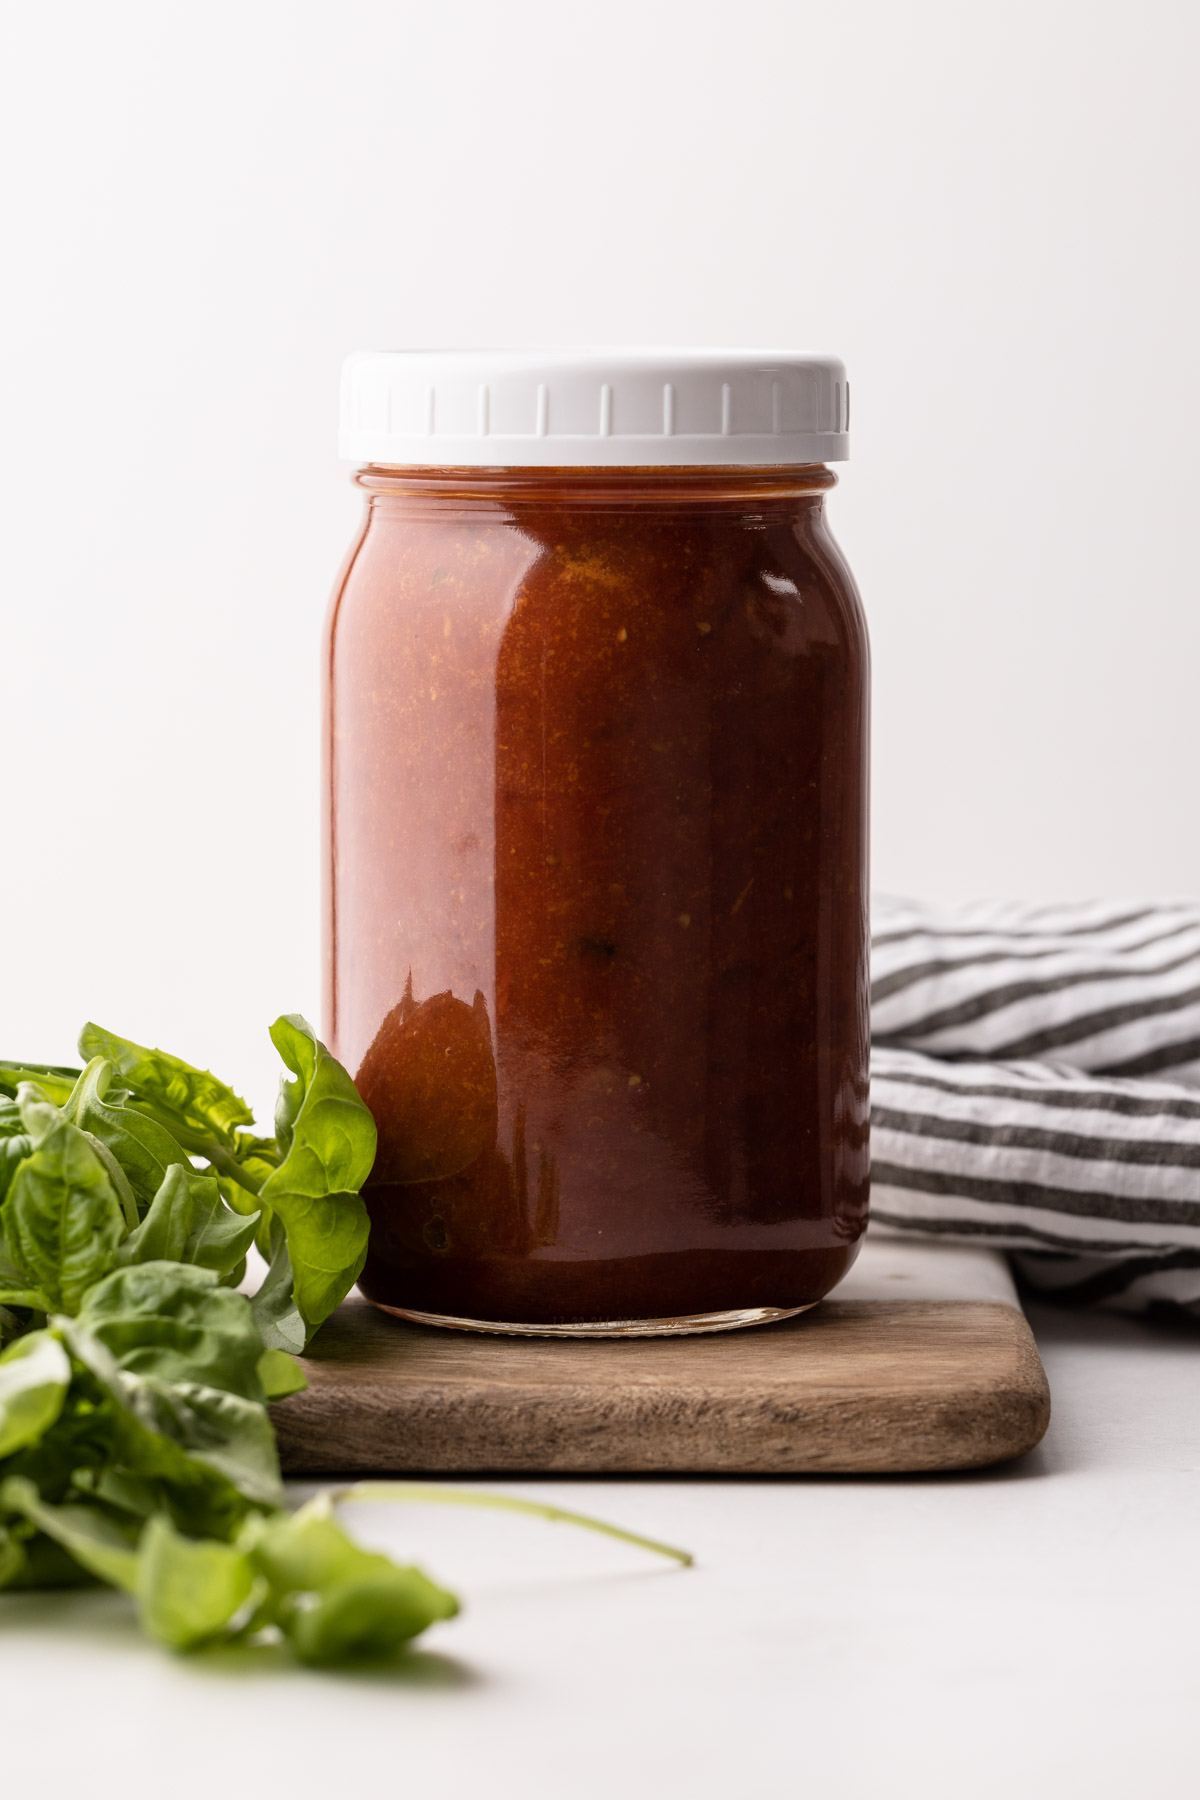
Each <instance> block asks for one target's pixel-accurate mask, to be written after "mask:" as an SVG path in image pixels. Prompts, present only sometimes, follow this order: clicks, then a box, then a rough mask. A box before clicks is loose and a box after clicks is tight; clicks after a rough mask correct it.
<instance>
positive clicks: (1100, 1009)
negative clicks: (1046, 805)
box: [871, 897, 1200, 1318]
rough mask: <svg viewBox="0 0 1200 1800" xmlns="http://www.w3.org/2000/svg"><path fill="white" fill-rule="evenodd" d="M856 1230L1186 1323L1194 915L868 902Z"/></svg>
mask: <svg viewBox="0 0 1200 1800" xmlns="http://www.w3.org/2000/svg"><path fill="white" fill-rule="evenodd" d="M871 976H872V994H871V1039H872V1042H871V1211H872V1218H873V1220H874V1221H875V1223H876V1224H877V1225H881V1226H883V1227H885V1228H886V1229H888V1230H890V1231H892V1232H902V1233H904V1234H912V1233H920V1234H926V1235H933V1236H936V1237H938V1238H939V1239H941V1240H943V1241H947V1242H954V1241H959V1242H964V1243H972V1244H980V1243H988V1244H994V1245H995V1246H996V1247H997V1248H1002V1249H1005V1250H1008V1251H1010V1252H1011V1253H1012V1254H1013V1260H1014V1262H1015V1264H1016V1267H1017V1271H1018V1273H1019V1274H1020V1276H1021V1277H1022V1278H1023V1279H1024V1281H1025V1282H1026V1283H1027V1284H1028V1285H1030V1286H1032V1287H1035V1288H1038V1289H1041V1290H1042V1291H1043V1292H1045V1293H1047V1294H1053V1295H1054V1296H1055V1297H1056V1298H1062V1299H1070V1300H1074V1301H1095V1302H1098V1303H1101V1304H1105V1305H1109V1306H1117V1307H1121V1308H1123V1309H1124V1310H1127V1311H1133V1312H1142V1311H1148V1310H1156V1309H1159V1308H1167V1309H1171V1310H1173V1311H1180V1310H1182V1311H1184V1312H1187V1313H1191V1314H1193V1315H1195V1316H1196V1317H1198V1318H1200V906H1197V905H1185V904H1182V903H1181V904H1178V905H1175V904H1170V903H1159V904H1151V903H1148V902H1142V903H1140V904H1139V903H1135V902H1125V903H1118V902H1115V901H1105V902H1089V903H1086V904H1076V905H1063V906H1028V905H1024V904H1021V903H1017V902H998V901H987V902H977V903H974V904H971V905H969V906H958V907H932V906H922V905H918V904H916V903H913V902H910V901H902V900H891V899H883V898H879V897H876V899H875V901H874V904H873V909H872V947H871Z"/></svg>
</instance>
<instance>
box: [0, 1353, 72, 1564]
mask: <svg viewBox="0 0 1200 1800" xmlns="http://www.w3.org/2000/svg"><path fill="white" fill-rule="evenodd" d="M70 1385H71V1361H70V1358H69V1357H68V1355H67V1353H66V1351H65V1350H64V1349H63V1347H62V1345H61V1343H60V1342H59V1340H58V1339H57V1338H56V1337H55V1336H54V1334H53V1333H52V1332H49V1331H31V1332H29V1333H28V1334H27V1335H26V1336H25V1337H20V1338H18V1339H17V1340H16V1342H15V1343H12V1344H10V1345H9V1346H8V1348H7V1350H3V1351H0V1457H4V1456H11V1455H12V1453H13V1452H14V1450H23V1449H24V1448H25V1446H26V1445H27V1444H34V1443H36V1442H37V1440H38V1439H39V1438H40V1437H42V1436H43V1435H44V1433H45V1432H47V1431H49V1429H50V1427H51V1426H52V1425H53V1424H54V1423H55V1422H56V1420H57V1419H58V1416H59V1414H60V1413H61V1412H62V1409H63V1401H64V1400H65V1399H66V1397H67V1389H68V1388H69V1387H70ZM0 1585H2V1584H0Z"/></svg>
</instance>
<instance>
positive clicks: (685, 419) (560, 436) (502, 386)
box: [339, 350, 850, 468]
mask: <svg viewBox="0 0 1200 1800" xmlns="http://www.w3.org/2000/svg"><path fill="white" fill-rule="evenodd" d="M849 415H850V388H849V384H848V383H847V381H846V370H845V367H844V365H843V364H842V363H841V362H839V361H838V359H837V358H836V357H834V356H798V355H796V354H795V353H794V352H792V351H790V350H786V351H774V350H378V351H366V352H363V353H361V354H359V355H357V356H351V357H348V358H347V360H346V365H345V368H344V370H343V373H342V424H341V436H340V441H339V448H340V452H341V455H342V456H344V457H346V458H348V459H350V460H351V461H354V462H358V463H385V464H386V463H391V464H408V465H421V466H424V467H449V468H458V467H477V468H478V467H492V468H521V467H526V468H535V467H540V468H547V467H554V466H569V465H575V466H587V465H606V466H608V467H613V466H620V465H627V466H630V467H637V466H642V467H645V466H647V465H659V466H663V465H670V464H682V463H708V464H717V463H758V464H763V465H772V464H786V463H821V462H844V461H845V459H846V457H847V456H848V455H849V439H848V437H847V428H848V426H849Z"/></svg>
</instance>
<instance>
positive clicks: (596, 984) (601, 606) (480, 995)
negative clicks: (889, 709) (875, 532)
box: [325, 352, 868, 1335]
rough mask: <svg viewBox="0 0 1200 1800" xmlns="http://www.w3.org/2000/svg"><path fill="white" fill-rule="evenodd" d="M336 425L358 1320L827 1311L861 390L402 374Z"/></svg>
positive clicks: (554, 363)
mask: <svg viewBox="0 0 1200 1800" xmlns="http://www.w3.org/2000/svg"><path fill="white" fill-rule="evenodd" d="M431 396H432V397H431ZM468 403H469V404H468ZM343 404H344V435H343V448H344V450H345V451H347V452H348V453H349V454H350V455H351V456H353V457H355V459H356V460H358V461H359V462H360V463H361V465H362V466H361V467H360V469H359V472H358V474H357V476H356V479H357V481H358V483H359V485H360V486H361V487H362V488H363V490H364V491H365V494H366V501H367V504H366V511H365V518H364V522H363V526H362V530H361V533H360V535H359V538H358V541H357V543H356V544H355V546H354V548H353V550H352V552H351V555H350V558H349V560H348V563H347V566H346V571H345V574H344V576H343V578H342V581H341V584H340V587H339V590H338V592H337V593H336V595H335V598H334V603H333V609H332V616H331V623H330V634H329V641H328V662H327V673H328V683H329V686H328V711H327V728H326V758H327V760H326V779H325V789H326V807H327V847H326V868H327V906H326V925H327V941H326V968H327V978H328V988H327V994H326V1026H327V1030H328V1034H329V1038H330V1042H331V1046H332V1048H333V1049H334V1051H335V1053H336V1054H337V1055H338V1056H339V1057H340V1058H341V1060H342V1061H343V1062H344V1063H345V1064H346V1065H347V1067H348V1068H349V1069H350V1071H351V1072H352V1074H353V1075H354V1078H355V1080H356V1082H357V1084H358V1087H359V1089H360V1091H361V1093H362V1095H363V1098H364V1099H365V1100H366V1102H367V1104H368V1105H369V1106H370V1108H371V1111H372V1112H373V1114H374V1116H375V1119H376V1122H377V1124H378V1127H379V1153H378V1157H377V1160H376V1163H375V1168H374V1171H373V1173H372V1176H371V1179H370V1182H369V1183H368V1185H367V1187H366V1189H365V1190H364V1197H365V1199H366V1202H367V1205H368V1208H369V1211H370V1216H371V1239H370V1250H369V1254H368V1259H367V1264H366V1268H365V1270H364V1272H363V1275H362V1279H361V1287H362V1290H363V1292H364V1293H365V1294H366V1295H367V1297H368V1298H369V1299H370V1300H372V1301H373V1302H375V1303H376V1304H377V1305H379V1306H382V1307H385V1308H387V1309H389V1310H392V1311H395V1312H397V1313H399V1314H401V1315H402V1316H404V1317H406V1318H410V1319H418V1320H421V1321H423V1322H427V1323H429V1322H431V1323H436V1324H442V1325H450V1326H459V1327H464V1328H473V1329H485V1330H502V1331H518V1332H534V1333H543V1332H545V1333H550V1332H562V1333H570V1334H578V1335H590V1334H599V1333H605V1334H616V1333H622V1334H623V1333H631V1334H632V1333H656V1332H678V1331H702V1330H719V1329H727V1328H729V1327H731V1326H735V1325H745V1324H752V1323H757V1322H762V1321H767V1320H771V1319H776V1318H779V1317H782V1316H785V1315H787V1314H789V1313H793V1312H796V1311H799V1310H801V1309H803V1308H805V1307H807V1306H811V1305H812V1304H814V1303H815V1302H816V1301H817V1300H819V1299H820V1298H821V1297H822V1295H824V1294H825V1293H827V1292H828V1291H829V1289H830V1288H831V1287H833V1286H834V1284H835V1283H836V1282H837V1281H839V1280H840V1279H841V1277H842V1276H843V1275H844V1274H845V1273H846V1271H847V1270H848V1268H849V1267H850V1264H851V1263H852V1262H853V1260H854V1257H855V1254H856V1251H857V1247H858V1243H859V1240H860V1238H861V1235H862V1232H863V1230H864V1228H865V1224H866V1213H867V1192H868V1137H867V1100H868V1093H867V1055H868V990H867V930H868V925H867V869H866V859H867V725H868V653H867V642H866V631H865V626H864V622H863V617H862V612H861V608H860V605H859V601H858V598H857V594H856V591H855V587H854V583H853V580H852V578H851V576H850V574H849V571H848V569H847V567H846V565H845V563H844V561H843V560H842V557H841V555H840V553H839V551H838V549H837V547H836V545H835V543H834V541H833V539H832V538H831V536H830V534H829V532H828V529H827V527H826V523H825V516H824V497H825V494H826V492H827V490H828V489H830V488H831V487H832V486H833V485H834V481H835V477H834V476H833V474H832V473H831V472H830V471H829V469H828V468H827V467H825V466H824V465H825V463H826V462H827V461H831V460H834V459H835V458H837V457H839V456H844V455H845V453H846V450H845V445H846V438H845V414H846V410H847V397H846V389H845V376H844V371H843V370H842V366H841V364H840V363H838V362H836V361H833V360H832V359H822V358H803V357H794V356H783V357H768V356H765V355H752V354H748V353H737V352H733V353H716V352H713V353H703V352H700V353H697V352H688V353H679V354H675V353H669V352H668V353H661V354H660V353H646V354H645V355H644V356H639V355H636V354H632V353H628V352H620V353H615V354H613V355H612V356H604V355H601V354H594V355H583V356H578V355H575V356H567V355H556V354H555V353H547V354H545V355H539V354H537V353H529V354H526V355H516V354H512V355H508V356H505V355H502V354H501V355H497V354H488V355H485V354H482V353H481V354H480V355H478V356H472V355H468V354H465V353H457V354H438V355H432V354H429V355H426V354H416V353H413V354H407V353H397V354H380V355H373V356H364V357H356V358H352V359H351V360H350V363H349V364H348V366H347V373H346V382H345V390H344V402H343ZM639 408H640V411H639ZM497 415H500V416H499V418H498V416H497ZM647 420H649V423H647ZM518 426H519V427H520V430H518ZM655 426H656V427H657V429H654V427H655ZM685 426H686V427H687V429H685ZM501 427H503V429H502V428H501ZM522 432H523V433H524V435H521V433H522Z"/></svg>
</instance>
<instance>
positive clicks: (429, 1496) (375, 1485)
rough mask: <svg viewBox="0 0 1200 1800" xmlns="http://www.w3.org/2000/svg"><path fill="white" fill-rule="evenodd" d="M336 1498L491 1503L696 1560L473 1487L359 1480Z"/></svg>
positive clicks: (558, 1510)
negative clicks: (447, 1486) (473, 1488)
mask: <svg viewBox="0 0 1200 1800" xmlns="http://www.w3.org/2000/svg"><path fill="white" fill-rule="evenodd" d="M333 1498H334V1500H335V1501H346V1500H416V1501H421V1500H425V1501H428V1502H429V1503H430V1504H431V1505H434V1506H488V1507H492V1508H493V1509H494V1510H495V1511H498V1512H515V1513H525V1514H526V1515H527V1516H528V1517H530V1518H535V1519H548V1520H549V1521H550V1523H551V1524H552V1525H579V1526H582V1527H583V1529H584V1530H585V1531H598V1532H600V1533H601V1534H602V1535H603V1536H604V1537H610V1538H616V1539H618V1541H619V1542H620V1543H622V1544H634V1545H636V1546H637V1548H638V1549H639V1550H650V1551H652V1552H653V1553H654V1555H655V1556H669V1557H671V1558H672V1559H673V1560H674V1561H675V1562H677V1563H682V1564H683V1566H684V1568H685V1569H686V1568H690V1567H691V1565H692V1563H693V1562H694V1561H695V1558H694V1557H693V1555H692V1553H691V1551H690V1550H677V1549H676V1548H675V1546H674V1545H673V1544H660V1543H659V1542H658V1541H657V1539H656V1538H648V1537H642V1536H641V1535H640V1533H638V1532H636V1531H624V1530H622V1528H621V1527H620V1526H619V1525H608V1524H606V1523H605V1521H604V1520H603V1519H593V1518H592V1517H590V1515H589V1514H587V1513H578V1512H568V1510H567V1509H566V1507H563V1506H546V1505H544V1504H543V1502H542V1501H540V1500H516V1499H514V1498H513V1497H512V1496H511V1495H510V1494H479V1493H476V1492H474V1491H473V1490H472V1489H470V1488H444V1487H424V1486H422V1485H421V1484H420V1483H419V1482H409V1481H356V1482H355V1483H354V1486H353V1487H348V1488H339V1489H338V1490H337V1491H336V1492H335V1493H334V1496H333Z"/></svg>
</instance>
